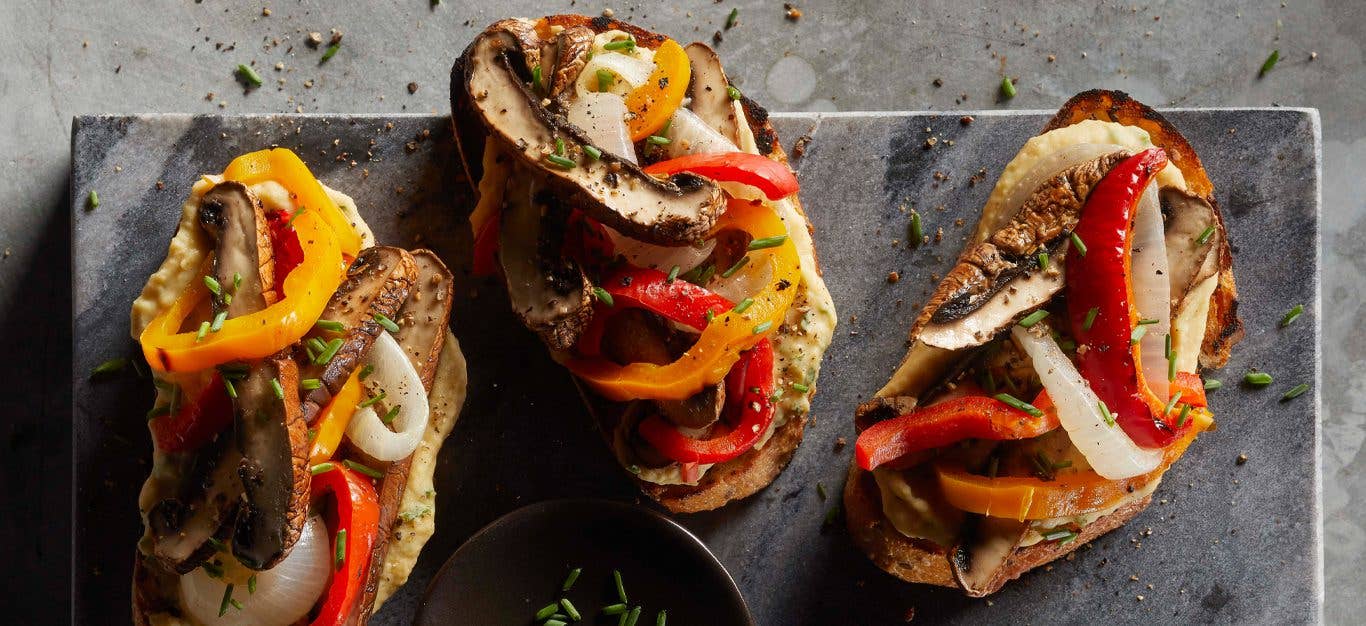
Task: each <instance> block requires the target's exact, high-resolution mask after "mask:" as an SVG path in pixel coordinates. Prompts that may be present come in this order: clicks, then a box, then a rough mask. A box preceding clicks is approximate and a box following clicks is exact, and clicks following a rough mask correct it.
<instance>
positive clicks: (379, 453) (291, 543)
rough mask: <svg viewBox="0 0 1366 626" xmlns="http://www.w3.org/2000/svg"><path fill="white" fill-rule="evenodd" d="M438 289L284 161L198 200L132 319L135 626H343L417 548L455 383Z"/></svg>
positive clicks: (453, 346)
mask: <svg viewBox="0 0 1366 626" xmlns="http://www.w3.org/2000/svg"><path fill="white" fill-rule="evenodd" d="M452 282H453V280H452V277H451V274H450V272H448V271H447V270H446V267H445V265H443V264H442V262H441V260H440V259H438V258H437V257H436V255H435V254H433V253H432V252H430V251H428V250H416V251H412V252H409V251H407V250H403V249H401V248H395V247H388V246H377V245H375V243H374V237H373V235H372V234H371V232H370V229H369V228H368V227H367V226H366V224H365V222H364V221H363V220H362V219H361V217H360V215H359V214H358V213H357V211H356V206H355V203H354V202H352V200H351V199H350V198H348V197H347V196H345V195H343V194H341V193H339V192H336V191H333V190H331V189H328V188H326V187H324V186H323V185H322V184H321V183H319V182H318V181H317V180H316V179H315V178H314V177H313V175H312V174H311V173H310V172H309V171H308V168H307V167H305V165H304V163H303V162H302V161H300V160H299V158H298V157H297V156H295V154H294V153H293V152H290V151H289V150H286V149H280V148H276V149H271V150H262V151H260V152H253V153H250V154H246V155H243V156H241V157H238V158H237V159H234V160H233V161H232V163H230V164H229V165H228V167H227V169H226V170H224V172H223V173H222V174H221V175H206V176H203V177H202V178H201V179H200V180H199V181H197V182H196V183H195V184H194V187H193V191H192V192H191V194H190V198H189V199H188V200H187V201H186V202H185V205H184V207H183V209H182V212H181V214H180V225H179V229H178V230H177V231H176V233H175V236H174V238H173V239H172V240H171V244H170V248H169V250H168V251H167V255H166V260H165V261H164V262H163V263H162V265H161V267H160V268H159V269H158V270H157V271H156V273H154V274H152V276H151V278H149V279H148V281H147V284H146V286H145V287H144V288H143V291H142V295H141V296H140V297H139V298H138V299H137V300H136V301H135V302H134V303H133V310H132V334H133V337H134V338H136V339H138V341H139V342H140V343H141V345H142V350H143V354H144V355H145V356H146V358H147V363H148V364H149V365H150V366H151V368H152V372H153V376H154V378H153V382H154V383H155V385H156V392H157V394H156V401H155V405H154V407H153V408H152V410H151V411H150V412H149V413H148V426H149V427H150V430H151V432H152V438H153V441H154V453H153V459H152V471H151V476H150V477H149V478H148V479H147V482H146V484H145V485H144V486H143V489H142V494H141V497H140V499H139V508H140V509H141V512H142V517H143V522H144V525H145V533H144V535H143V537H142V540H141V542H140V543H139V544H138V551H137V556H136V563H135V566H134V579H133V621H134V623H137V624H219V623H224V624H257V623H272V624H305V623H308V624H343V623H347V624H351V623H361V624H363V623H365V622H366V620H368V619H369V616H370V614H371V612H372V611H373V610H374V609H375V608H376V607H378V606H379V604H380V603H382V602H384V600H385V599H386V598H387V597H389V596H390V594H392V593H393V591H394V590H395V589H396V588H397V587H398V586H399V585H402V584H403V582H404V581H405V580H407V578H408V574H409V572H410V571H411V570H412V567H413V565H414V563H415V562H416V560H417V557H418V553H419V552H420V551H421V549H422V546H423V544H425V543H426V541H427V539H428V538H429V537H430V536H431V534H432V530H433V523H434V522H433V515H434V511H433V508H434V505H435V493H434V492H433V491H432V472H433V470H434V468H435V464H436V454H437V451H438V450H439V449H440V447H441V444H442V442H443V441H444V439H445V437H446V435H447V433H449V432H450V429H451V426H452V424H453V423H454V422H455V419H456V418H457V416H458V415H459V411H460V406H461V404H462V402H463V401H464V394H465V381H466V378H465V362H464V357H463V356H462V355H461V353H460V348H459V345H458V344H457V343H456V341H455V338H454V337H453V336H451V334H450V330H449V329H448V327H447V323H448V320H449V317H450V309H451V294H452V286H453V285H452Z"/></svg>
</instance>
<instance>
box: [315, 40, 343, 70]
mask: <svg viewBox="0 0 1366 626" xmlns="http://www.w3.org/2000/svg"><path fill="white" fill-rule="evenodd" d="M338 50H341V44H340V43H334V44H332V45H330V46H328V47H327V52H324V53H323V58H322V59H321V60H320V61H318V65H322V64H323V63H326V62H327V61H328V60H330V59H331V58H332V57H334V56H337V51H338Z"/></svg>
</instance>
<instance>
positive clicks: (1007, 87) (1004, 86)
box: [1001, 76, 1015, 99]
mask: <svg viewBox="0 0 1366 626" xmlns="http://www.w3.org/2000/svg"><path fill="white" fill-rule="evenodd" d="M1001 95H1003V96H1005V97H1006V99H1010V98H1014V97H1015V83H1013V82H1011V80H1010V77H1009V76H1006V77H1004V78H1002V79H1001Z"/></svg>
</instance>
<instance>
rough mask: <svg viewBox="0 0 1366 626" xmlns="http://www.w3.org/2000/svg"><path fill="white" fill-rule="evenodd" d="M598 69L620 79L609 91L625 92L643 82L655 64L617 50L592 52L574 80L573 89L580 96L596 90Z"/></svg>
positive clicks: (647, 78) (653, 69) (648, 77)
mask: <svg viewBox="0 0 1366 626" xmlns="http://www.w3.org/2000/svg"><path fill="white" fill-rule="evenodd" d="M598 70H607V71H609V72H611V73H613V74H615V75H616V76H617V78H620V79H621V80H620V82H619V83H615V84H614V86H613V88H612V89H611V90H610V91H613V92H616V93H625V92H628V91H630V90H632V89H635V88H636V87H639V86H641V85H643V84H645V81H647V80H649V79H650V74H652V73H654V71H655V64H654V63H653V62H650V61H646V60H644V59H638V58H636V57H633V56H628V55H625V54H621V53H619V52H599V53H597V54H594V55H593V58H592V59H591V60H589V61H588V64H587V65H585V66H583V70H582V71H580V72H579V79H578V80H576V81H574V91H575V93H576V94H578V96H579V97H580V98H582V97H583V96H585V95H588V94H589V93H593V92H596V91H597V90H598ZM621 83H624V85H623V84H621Z"/></svg>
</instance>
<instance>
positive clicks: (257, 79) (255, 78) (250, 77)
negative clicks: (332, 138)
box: [220, 63, 262, 615]
mask: <svg viewBox="0 0 1366 626" xmlns="http://www.w3.org/2000/svg"><path fill="white" fill-rule="evenodd" d="M237 75H238V76H240V77H242V80H245V81H247V82H249V83H251V86H253V87H260V86H261V83H262V81H261V75H260V74H257V73H256V69H255V68H253V67H252V66H250V65H247V64H246V63H240V64H238V65H237ZM220 615H221V613H220Z"/></svg>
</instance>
